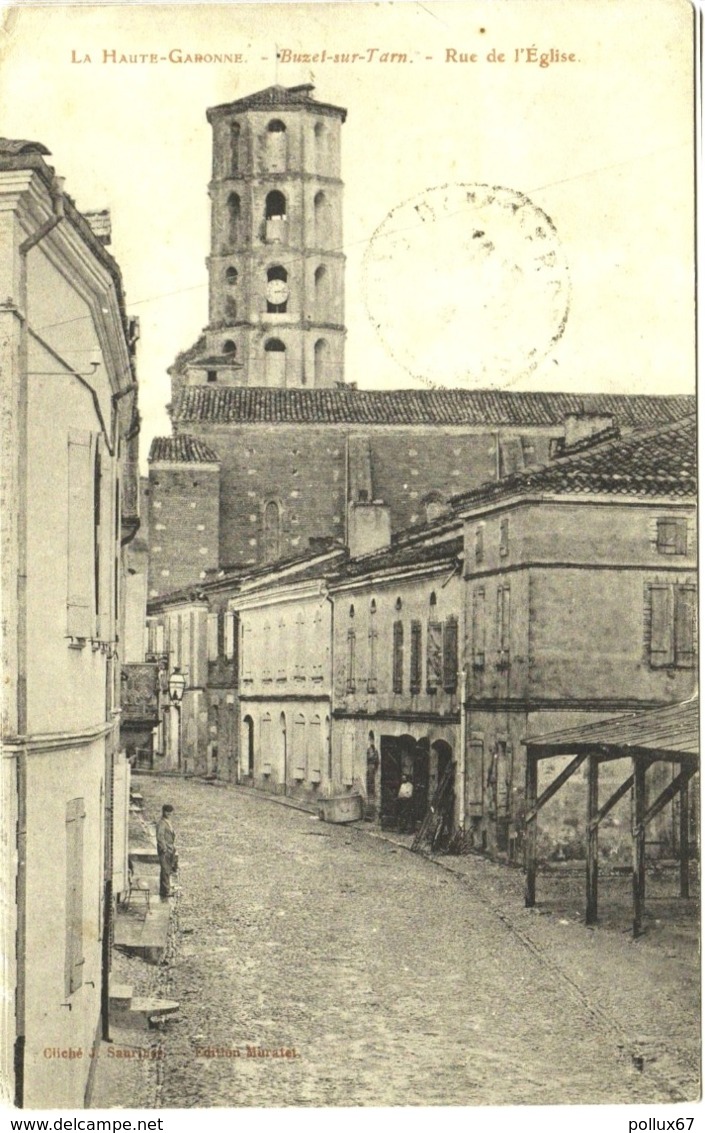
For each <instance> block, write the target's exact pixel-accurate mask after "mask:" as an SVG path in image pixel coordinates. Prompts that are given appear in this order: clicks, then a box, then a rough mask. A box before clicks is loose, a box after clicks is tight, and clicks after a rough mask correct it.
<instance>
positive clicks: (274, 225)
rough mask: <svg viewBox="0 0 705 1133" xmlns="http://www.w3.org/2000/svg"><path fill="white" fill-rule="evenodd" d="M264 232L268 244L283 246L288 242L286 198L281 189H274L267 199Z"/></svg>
mask: <svg viewBox="0 0 705 1133" xmlns="http://www.w3.org/2000/svg"><path fill="white" fill-rule="evenodd" d="M264 230H265V231H264V238H265V240H266V242H267V243H268V244H277V243H279V244H281V243H283V242H284V241H285V240H286V197H285V196H284V194H283V193H281V192H280V191H279V189H272V191H271V192H269V193H267V196H266V198H265V202H264Z"/></svg>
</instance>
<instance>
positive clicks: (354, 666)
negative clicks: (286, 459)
mask: <svg viewBox="0 0 705 1133" xmlns="http://www.w3.org/2000/svg"><path fill="white" fill-rule="evenodd" d="M462 550H463V533H462V524H461V522H460V521H459V520H458V519H457V518H456V519H454V520H453V521H452V522H439V521H437V523H436V524H435V525H432V526H431V528H430V529H427V530H426V531H424V532H423V533H417V534H416V535H415V536H414V537H411V538H403V537H400V538H398V539H397V540H396V541H395V542H394V543H393V544H392V545H391V546H388V547H385V548H383V549H380V550H378V551H376V552H374V553H371V554H367V555H363V556H361V557H359V558H354V559H350V560H349V561H348V562H347V563H346V564H344V565H343V566H342V567H341V568H340V570H339V571H338V572H337V574H336V576H335V577H334V578H332V579H331V581H330V595H331V599H332V601H333V609H334V625H333V655H334V670H333V753H332V754H333V763H332V772H333V774H332V786H333V790H334V791H350V790H356V791H358V792H360V793H361V794H362V795H364V797H365V799H366V802H367V808H368V811H367V812H368V815H369V816H370V817H371V816H374V817H376V818H377V819H378V820H379V821H381V822H382V824H385V825H393V824H394V823H395V822H396V820H397V796H398V792H399V787H400V785H401V780H402V775H403V774H407V775H408V776H409V777H410V780H411V782H412V786H413V820H414V822H415V823H420V822H421V821H422V819H423V817H424V816H425V814H426V811H427V809H428V806H429V803H430V801H431V800H432V799H433V796H434V794H435V791H436V788H437V787H438V785H439V783H440V781H441V779H442V778H443V774H444V772H445V771H446V769H447V768H448V767H449V766H450V765H452V764H453V763H455V762H456V761H457V759H458V757H459V752H460V739H461V735H460V719H461V713H460V705H461V700H462V673H461V657H460V647H461V643H462V640H461V632H462V624H461V620H460V615H461V611H462V589H463V583H462ZM458 818H459V815H458V814H457V813H456V821H457V820H458Z"/></svg>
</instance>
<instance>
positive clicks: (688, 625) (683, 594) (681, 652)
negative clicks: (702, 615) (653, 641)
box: [675, 586, 697, 669]
mask: <svg viewBox="0 0 705 1133" xmlns="http://www.w3.org/2000/svg"><path fill="white" fill-rule="evenodd" d="M696 618H697V592H696V589H695V587H694V586H676V588H675V659H676V665H678V666H680V668H683V669H692V668H694V666H695V656H696V652H697V650H696V644H695V642H696Z"/></svg>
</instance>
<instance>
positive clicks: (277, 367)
mask: <svg viewBox="0 0 705 1133" xmlns="http://www.w3.org/2000/svg"><path fill="white" fill-rule="evenodd" d="M264 384H265V385H267V386H285V385H286V347H285V345H284V343H283V342H282V341H281V339H279V338H268V339H267V341H266V342H265V344H264Z"/></svg>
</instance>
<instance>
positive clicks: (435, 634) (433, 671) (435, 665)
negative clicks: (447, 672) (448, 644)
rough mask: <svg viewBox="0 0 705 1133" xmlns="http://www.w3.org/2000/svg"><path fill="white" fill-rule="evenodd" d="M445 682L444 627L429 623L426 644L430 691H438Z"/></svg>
mask: <svg viewBox="0 0 705 1133" xmlns="http://www.w3.org/2000/svg"><path fill="white" fill-rule="evenodd" d="M442 681H443V625H442V623H441V622H429V623H428V639H427V643H426V685H427V687H428V689H429V691H431V690H433V689H437V688H438V687H439V686H440V685H441V683H442Z"/></svg>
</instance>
